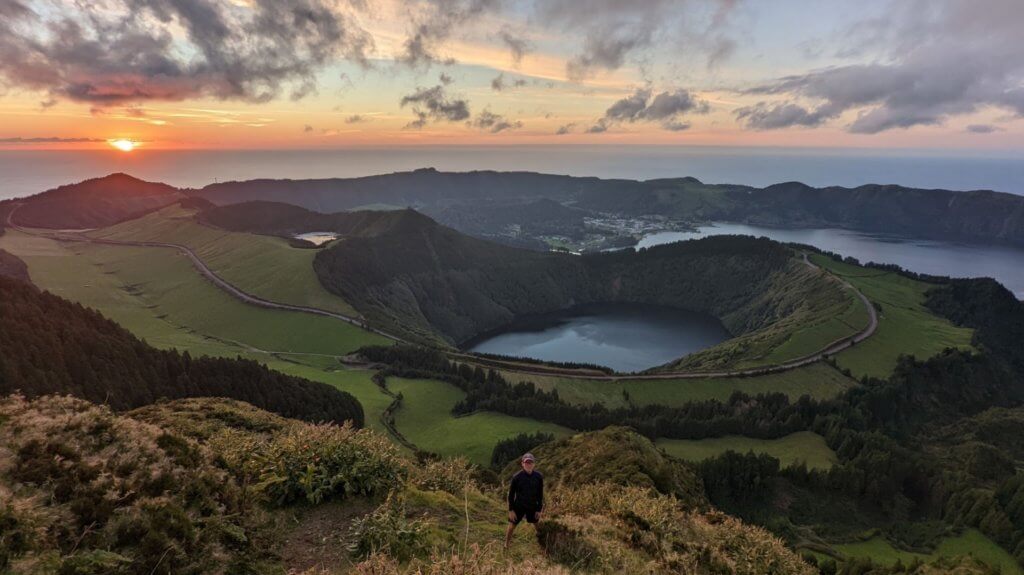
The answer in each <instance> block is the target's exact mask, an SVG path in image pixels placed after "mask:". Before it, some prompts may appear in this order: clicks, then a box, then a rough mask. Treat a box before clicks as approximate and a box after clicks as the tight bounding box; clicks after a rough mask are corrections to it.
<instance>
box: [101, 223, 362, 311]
mask: <svg viewBox="0 0 1024 575" xmlns="http://www.w3.org/2000/svg"><path fill="white" fill-rule="evenodd" d="M195 215H196V212H195V210H191V209H186V208H182V207H181V206H179V205H174V206H168V207H167V208H164V209H162V210H160V211H159V212H155V213H152V214H149V215H146V216H144V217H141V218H138V219H135V220H131V221H127V222H123V223H121V224H118V225H116V226H112V227H109V228H105V229H102V230H98V231H95V232H92V233H91V234H89V235H90V236H92V237H96V238H104V239H111V240H120V241H142V242H166V243H173V244H179V245H184V246H188V247H189V248H191V249H192V250H193V251H194V252H195V253H196V254H197V255H198V256H199V257H200V258H201V259H202V260H203V262H204V263H206V265H207V266H209V267H210V269H211V270H213V271H214V272H215V273H216V274H217V275H219V276H221V277H222V278H224V279H225V280H227V281H228V282H229V283H231V284H232V285H234V286H236V287H238V288H239V289H241V290H242V291H245V292H246V293H250V294H252V295H255V296H258V297H261V298H263V299H267V300H270V301H276V302H282V303H289V304H294V305H303V306H309V307H315V308H319V309H325V310H328V311H334V312H338V313H342V314H346V315H357V313H356V311H355V310H354V309H352V306H350V305H348V304H347V303H346V302H345V301H344V300H343V299H341V298H339V297H338V296H335V295H332V294H331V293H329V292H328V291H327V290H325V289H324V288H323V286H322V285H320V281H319V280H318V279H317V277H316V274H315V273H314V272H313V257H314V256H315V255H316V250H311V249H303V248H296V247H292V246H291V245H289V243H288V241H287V240H285V239H283V238H278V237H272V236H264V235H257V234H248V233H238V232H227V231H224V230H219V229H215V228H211V227H209V226H205V225H202V224H199V223H198V222H197V221H196V219H195ZM306 231H310V230H306Z"/></svg>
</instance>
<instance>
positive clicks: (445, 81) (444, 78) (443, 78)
mask: <svg viewBox="0 0 1024 575" xmlns="http://www.w3.org/2000/svg"><path fill="white" fill-rule="evenodd" d="M437 81H438V82H441V84H442V85H445V86H450V85H452V84H453V83H454V82H455V79H454V78H452V77H451V76H449V75H448V74H445V73H444V72H441V74H440V75H438V77H437Z"/></svg>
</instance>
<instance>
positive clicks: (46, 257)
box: [0, 231, 387, 359]
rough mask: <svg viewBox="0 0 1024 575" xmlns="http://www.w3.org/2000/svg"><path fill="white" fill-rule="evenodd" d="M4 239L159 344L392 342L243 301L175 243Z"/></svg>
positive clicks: (60, 283)
mask: <svg viewBox="0 0 1024 575" xmlns="http://www.w3.org/2000/svg"><path fill="white" fill-rule="evenodd" d="M0 246H3V247H4V249H7V250H8V251H10V252H11V253H14V254H15V255H18V256H19V257H22V258H23V259H24V260H25V262H26V263H27V264H28V266H29V274H30V275H31V277H32V280H33V282H35V283H36V284H37V285H39V286H40V287H42V288H44V289H48V290H50V291H52V292H54V293H56V294H58V295H61V296H64V297H66V298H68V299H70V300H73V301H78V302H80V303H82V304H84V305H88V306H91V307H95V308H97V309H99V310H100V311H102V312H103V313H104V314H105V315H107V316H108V317H110V318H111V319H113V320H114V321H117V322H118V323H120V324H121V325H123V326H124V327H126V328H127V329H128V330H130V331H132V332H133V333H135V334H136V335H138V336H139V337H142V338H145V339H146V340H147V341H149V342H150V343H152V344H153V345H156V346H158V347H165V348H166V347H178V348H181V349H188V350H189V351H191V352H192V353H203V354H214V355H225V354H229V355H235V353H234V352H235V351H236V350H234V349H232V348H242V349H244V350H246V351H249V352H253V353H257V354H258V353H261V352H263V353H283V354H296V355H300V356H301V355H302V354H309V357H311V358H316V357H317V356H337V355H343V354H346V353H349V352H351V351H353V350H355V349H358V348H359V347H361V346H363V345H367V344H370V343H386V342H387V340H385V339H384V338H382V337H380V336H377V335H375V334H371V333H368V332H365V331H363V330H361V329H359V328H358V327H356V326H353V325H351V324H348V323H346V322H343V321H340V320H335V319H331V318H328V317H321V316H312V315H309V314H304V313H300V312H290V311H284V310H271V309H262V308H258V307H256V306H253V305H249V304H246V303H243V302H240V301H238V300H237V299H235V298H233V297H232V296H230V295H228V294H227V293H225V292H223V291H222V290H220V289H218V288H217V287H215V286H214V285H213V284H211V283H210V282H208V281H206V280H205V279H204V278H203V277H202V276H200V275H199V274H198V273H197V272H196V270H195V269H194V268H193V266H192V264H191V262H190V261H189V260H188V259H187V258H186V257H184V256H182V255H181V254H179V253H178V252H177V251H176V250H173V249H170V248H167V249H161V248H135V247H121V246H104V245H90V244H75V243H65V244H61V243H59V242H55V241H53V240H48V239H44V238H37V237H31V236H26V235H24V234H21V233H19V232H16V231H13V232H9V233H8V234H7V235H6V236H5V237H4V238H3V239H2V240H0ZM321 359H322V358H321Z"/></svg>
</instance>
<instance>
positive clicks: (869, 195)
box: [193, 169, 1024, 245]
mask: <svg viewBox="0 0 1024 575" xmlns="http://www.w3.org/2000/svg"><path fill="white" fill-rule="evenodd" d="M193 193H195V194H197V195H199V196H201V197H204V198H206V199H208V200H210V201H211V202H213V203H215V204H230V203H238V202H243V201H251V200H265V201H276V202H286V203H290V204H294V205H299V206H302V207H305V208H308V209H311V210H315V211H319V212H325V213H326V212H334V211H341V210H349V209H353V208H358V207H361V206H366V205H371V204H376V205H380V204H387V205H393V206H400V207H401V206H413V207H416V208H418V209H420V210H421V211H424V212H426V213H429V214H431V215H434V216H435V217H437V218H438V219H440V220H441V221H443V222H445V223H447V224H449V225H452V226H454V227H457V228H458V229H460V230H461V231H465V232H467V233H472V234H475V235H479V232H478V230H477V228H479V227H480V226H485V225H508V224H522V223H524V222H526V221H527V220H524V218H523V217H522V216H525V212H524V213H519V212H520V211H521V210H519V209H518V208H513V207H511V206H512V205H514V204H516V203H520V204H534V203H535V202H537V201H538V200H551V201H554V202H557V203H559V204H563V205H569V206H572V207H573V208H578V210H583V211H587V212H592V213H593V212H604V213H617V214H623V215H630V216H637V215H664V216H672V217H677V218H683V219H689V220H691V221H710V220H722V221H735V222H745V223H752V224H762V225H777V226H794V227H796V226H802V227H809V226H833V227H843V228H850V229H857V230H863V231H870V232H881V233H892V234H899V235H904V236H911V237H924V238H934V239H947V240H971V241H980V242H1007V243H1013V244H1018V245H1024V196H1016V195H1013V194H1006V193H999V192H992V191H973V192H954V191H949V190H923V189H917V188H906V187H902V186H892V185H876V184H872V185H865V186H860V187H857V188H843V187H835V186H833V187H826V188H813V187H810V186H807V185H805V184H801V183H799V182H788V183H782V184H776V185H773V186H768V187H767V188H754V187H749V186H738V185H728V184H704V183H702V182H700V181H699V180H697V179H696V178H690V177H686V178H668V179H658V180H648V181H634V180H604V179H599V178H580V177H572V176H560V175H548V174H537V173H530V172H492V171H478V172H466V173H449V172H438V171H436V170H433V169H423V170H416V171H413V172H401V173H394V174H385V175H379V176H370V177H365V178H352V179H340V178H339V179H324V180H252V181H248V182H226V183H221V184H214V185H210V186H207V187H205V188H203V189H201V190H197V191H194V192H193ZM556 217H557V218H558V220H557V221H558V222H559V223H561V224H562V225H569V226H572V225H575V224H574V222H577V221H578V220H579V212H573V213H559V212H557V211H555V212H551V213H550V215H548V216H547V218H546V219H547V221H549V222H550V221H554V220H555V219H556Z"/></svg>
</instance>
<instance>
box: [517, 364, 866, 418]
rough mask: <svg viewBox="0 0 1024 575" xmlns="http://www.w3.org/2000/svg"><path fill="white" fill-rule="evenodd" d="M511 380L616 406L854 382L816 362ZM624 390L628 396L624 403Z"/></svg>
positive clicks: (820, 392) (836, 390)
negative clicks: (713, 371) (700, 375)
mask: <svg viewBox="0 0 1024 575" xmlns="http://www.w3.org/2000/svg"><path fill="white" fill-rule="evenodd" d="M504 376H505V377H506V378H508V380H509V381H512V382H518V381H520V380H529V381H532V382H534V383H535V384H536V385H537V386H538V387H540V388H542V389H545V390H548V391H550V390H552V389H557V390H558V396H559V397H560V398H562V399H563V400H565V401H568V402H570V403H575V404H578V405H589V404H591V403H594V402H595V401H596V402H601V403H603V404H604V405H606V406H608V407H611V408H615V407H625V406H627V405H628V404H629V403H632V404H633V405H638V406H643V405H650V404H660V405H668V406H679V405H683V404H686V403H689V402H691V401H706V400H709V399H717V400H720V401H724V400H727V399H729V396H730V395H732V394H733V392H736V391H742V392H743V393H747V394H750V395H756V394H758V393H769V392H775V393H785V394H786V395H788V396H789V397H790V398H791V399H797V398H799V397H800V396H803V395H809V396H811V397H813V398H815V399H828V398H832V397H835V396H836V395H838V394H840V393H842V392H843V391H845V390H847V389H849V388H850V387H853V386H854V385H856V382H854V381H853V380H851V379H850V378H848V377H846V376H844V375H843V374H841V373H839V372H838V371H836V370H835V369H834V368H832V367H831V366H829V365H827V364H824V363H816V364H812V365H808V366H806V367H801V368H798V369H794V370H790V371H786V372H783V373H773V374H768V375H759V376H752V377H730V378H721V379H620V380H614V381H601V380H592V379H572V378H566V377H551V376H538V375H522V374H517V373H514V372H504ZM623 392H626V394H628V396H629V400H628V401H627V399H626V395H624V394H623Z"/></svg>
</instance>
